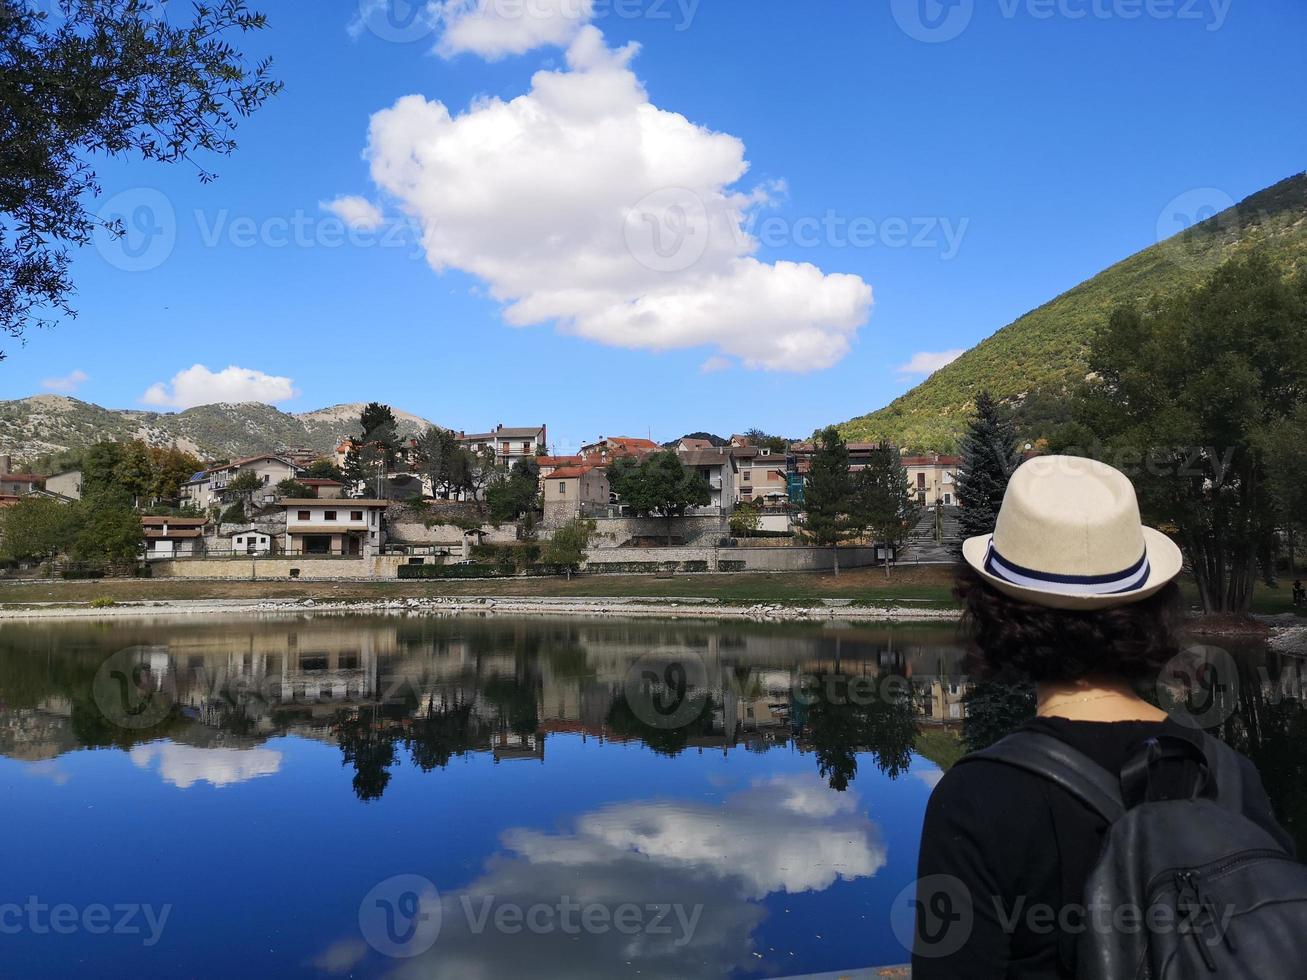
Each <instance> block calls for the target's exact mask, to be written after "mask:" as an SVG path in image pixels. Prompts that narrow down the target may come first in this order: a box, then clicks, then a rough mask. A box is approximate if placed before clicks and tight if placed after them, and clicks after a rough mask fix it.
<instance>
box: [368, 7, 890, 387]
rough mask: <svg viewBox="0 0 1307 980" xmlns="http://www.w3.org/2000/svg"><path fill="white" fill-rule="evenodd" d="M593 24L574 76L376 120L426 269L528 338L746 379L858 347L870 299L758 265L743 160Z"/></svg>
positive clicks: (806, 269) (843, 286)
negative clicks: (656, 95)
mask: <svg viewBox="0 0 1307 980" xmlns="http://www.w3.org/2000/svg"><path fill="white" fill-rule="evenodd" d="M635 53H636V46H635V45H628V46H626V47H624V48H621V49H619V50H613V49H610V48H609V47H608V46H607V45H606V44H605V42H604V39H603V35H602V34H601V33H600V32H599V31H598V30H597V29H596V28H595V27H593V26H585V27H583V28H581V29H580V30H579V31H578V32H577V34H576V36H575V38H574V40H573V41H572V42H571V44H570V46H569V47H568V49H567V68H566V69H565V70H559V71H541V72H537V73H536V75H535V76H534V78H533V79H532V85H531V90H530V91H529V92H528V93H526V94H525V95H521V96H519V97H517V98H515V99H513V100H511V101H509V102H504V101H502V100H499V99H494V98H488V99H483V100H479V101H477V102H475V103H474V104H473V105H472V106H471V107H470V108H469V109H467V110H466V111H465V112H462V113H459V114H457V115H453V114H451V113H450V111H449V109H448V108H447V107H446V106H445V105H444V104H442V103H440V102H437V101H428V100H427V99H425V98H424V97H422V96H419V95H410V96H406V97H404V98H402V99H400V100H399V101H398V102H396V103H395V104H394V105H393V106H392V107H391V108H389V109H384V110H382V111H380V112H377V113H376V114H375V115H374V116H373V117H372V124H371V129H370V135H369V145H368V157H369V160H370V162H371V170H372V178H373V180H374V181H375V182H376V184H377V185H378V186H379V187H380V188H381V189H382V190H384V191H385V192H387V193H388V194H390V195H393V197H394V198H395V199H396V200H397V201H399V202H400V204H401V205H402V207H403V208H404V209H405V210H406V211H407V212H408V213H410V214H411V215H412V216H413V217H414V219H415V220H416V221H417V222H418V223H419V224H420V226H421V228H422V230H423V244H424V247H425V249H426V252H427V258H428V261H429V262H430V264H431V265H432V266H433V267H434V268H436V269H437V270H442V269H446V268H457V269H461V270H464V271H466V272H469V273H472V274H473V275H475V276H477V277H479V278H480V279H482V280H483V281H484V282H485V283H486V284H487V285H488V287H489V292H490V294H491V295H492V296H493V297H494V298H495V299H497V300H499V301H500V302H502V303H504V304H505V316H506V318H507V319H508V321H509V322H510V323H512V324H514V325H516V326H527V325H532V324H539V323H547V322H550V321H553V322H556V323H557V324H558V325H559V327H560V328H561V329H562V330H564V331H566V332H569V333H572V334H576V335H579V336H582V337H586V338H588V339H590V340H594V341H597V342H600V343H604V344H610V345H614V346H619V347H627V348H634V349H645V350H668V349H674V348H692V347H701V346H707V347H712V348H716V353H717V354H718V355H726V356H731V357H734V358H738V359H739V360H740V361H741V362H742V363H743V364H744V365H745V366H746V367H751V368H765V369H771V370H792V371H809V370H813V369H818V368H824V367H829V366H830V365H832V364H834V363H835V362H836V361H838V360H839V359H840V358H841V357H843V356H844V354H845V353H847V351H848V350H849V347H850V344H851V342H852V339H853V337H854V336H855V334H856V333H857V331H858V329H859V327H861V326H862V324H863V323H864V322H865V321H866V319H867V316H868V314H869V312H870V309H871V302H872V295H871V287H870V286H869V285H868V284H867V283H865V282H864V281H863V280H862V279H860V278H858V277H857V276H853V275H844V274H830V275H828V274H825V273H823V272H822V270H820V269H818V268H817V267H816V266H814V265H812V264H809V263H805V262H775V263H766V262H761V261H759V260H758V259H756V258H754V257H753V254H752V253H753V252H754V251H755V250H756V249H757V242H756V240H755V239H754V238H753V237H752V236H751V235H750V234H749V233H748V232H747V231H746V226H745V222H746V220H747V219H748V217H749V213H750V211H751V210H752V209H754V208H756V207H759V206H761V203H762V201H763V195H761V194H759V193H752V194H751V193H747V192H745V191H742V190H739V189H735V188H734V185H735V184H736V183H737V182H738V181H739V180H740V179H741V178H742V177H743V176H744V174H745V172H746V171H747V169H748V164H747V163H746V161H745V159H744V145H743V144H742V143H741V142H740V140H738V139H737V138H735V137H734V136H731V135H729V134H727V133H717V132H712V131H710V130H708V129H705V128H704V127H701V126H697V125H695V124H694V123H692V122H690V121H689V120H688V119H686V118H685V117H684V116H682V115H680V114H678V113H675V112H669V111H667V110H664V109H660V108H658V107H657V106H655V105H653V104H651V103H650V101H649V98H648V96H647V94H646V92H645V90H644V88H643V86H642V85H641V83H640V81H639V79H638V78H636V76H635V74H634V73H633V72H632V71H631V70H630V67H629V63H630V60H631V58H632V57H633V56H634V54H635Z"/></svg>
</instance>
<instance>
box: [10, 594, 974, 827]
mask: <svg viewBox="0 0 1307 980" xmlns="http://www.w3.org/2000/svg"><path fill="white" fill-rule="evenodd" d="M115 629H116V632H115V634H114V635H113V642H114V643H115V645H117V644H122V645H124V646H123V652H122V653H120V654H117V655H116V657H117V659H120V660H122V662H123V664H122V669H121V670H116V671H114V672H113V677H114V679H115V681H116V683H117V684H118V687H114V686H112V685H110V686H109V687H108V688H106V691H107V692H108V693H104V692H102V691H100V690H99V689H97V688H95V684H97V683H100V682H101V680H102V678H103V675H104V673H105V672H104V668H103V667H102V665H101V661H102V659H103V657H104V656H105V652H104V649H103V641H104V640H105V639H107V637H106V635H105V634H104V632H103V630H100V631H97V630H96V629H95V628H94V627H89V628H88V627H76V628H68V627H65V628H63V629H62V630H61V632H60V635H61V637H62V638H63V639H62V642H61V653H60V655H59V656H58V658H57V659H51V660H47V661H45V662H44V663H42V662H40V661H34V660H33V659H32V657H31V656H30V653H26V654H23V655H21V656H12V657H3V658H0V689H3V690H5V691H6V692H7V693H8V703H7V706H6V710H5V712H4V717H5V737H4V739H3V741H0V751H3V752H4V753H5V754H7V755H10V756H12V757H15V758H26V759H39V758H55V757H57V756H58V755H60V754H62V753H64V752H67V751H69V750H71V749H73V748H76V747H78V746H90V747H109V746H117V747H120V748H126V749H131V750H132V753H133V754H132V758H133V761H136V762H137V764H138V765H141V766H148V765H151V764H152V763H153V762H155V761H158V762H159V771H160V773H161V775H162V776H163V777H164V778H165V779H166V780H168V781H169V782H172V783H173V784H174V785H178V786H182V787H185V786H190V785H193V784H194V783H195V782H197V781H205V782H208V783H210V784H212V785H215V786H222V785H228V784H230V783H233V782H239V781H241V780H244V779H251V778H255V777H257V776H260V775H266V774H269V773H274V772H276V771H277V764H278V763H277V757H276V754H275V753H272V754H269V753H261V754H260V753H257V752H255V749H256V747H257V746H258V745H259V744H261V743H262V742H264V741H266V740H267V739H269V738H273V737H277V736H282V735H287V734H294V735H297V736H300V737H304V738H311V739H316V740H324V741H332V742H334V743H335V744H337V745H338V746H339V747H340V749H341V753H342V757H343V760H344V762H345V764H346V765H347V766H348V767H350V768H352V770H353V785H354V789H355V792H356V794H357V795H358V797H359V798H360V799H361V800H365V801H366V800H376V799H379V798H380V797H381V796H382V795H383V794H384V793H385V792H386V788H387V786H388V784H389V781H390V775H391V771H392V770H393V768H394V767H395V765H396V764H397V762H398V760H399V759H400V758H401V753H402V754H403V756H404V757H406V758H407V759H409V760H410V761H411V762H412V763H413V764H414V765H416V766H417V767H418V768H420V769H422V770H423V771H426V772H430V771H433V770H437V769H442V768H444V767H446V766H448V765H449V764H450V762H451V761H452V760H454V759H456V758H459V757H462V756H466V755H468V754H473V753H486V754H489V755H490V756H492V757H493V759H494V760H495V762H509V761H516V760H534V761H536V762H543V761H544V760H545V758H546V744H547V740H548V738H549V736H550V735H551V734H557V733H574V734H580V735H583V736H585V737H586V738H593V739H598V740H600V741H601V742H607V741H611V742H619V743H623V742H639V743H641V744H643V745H645V746H647V747H648V748H650V749H652V750H653V751H654V752H656V753H659V754H662V755H665V756H669V757H675V756H676V755H678V754H680V753H683V752H687V751H696V752H704V751H720V752H723V753H729V752H731V751H741V750H742V751H748V752H766V751H768V750H770V749H774V748H779V747H793V748H796V749H797V750H798V751H799V752H801V753H803V754H805V755H811V756H812V757H813V760H814V762H815V769H816V771H817V772H818V773H819V774H820V776H821V777H822V778H823V779H825V780H826V781H827V783H828V784H829V786H830V787H831V788H833V789H836V790H840V791H843V790H845V789H847V788H848V787H849V785H850V784H851V783H852V781H853V780H854V779H856V777H857V775H858V759H859V756H860V755H861V756H863V757H864V760H865V758H868V757H869V758H870V759H871V760H872V762H873V763H874V765H875V767H876V768H877V769H878V770H879V771H881V772H883V773H886V774H888V775H890V776H891V777H896V776H898V775H899V774H901V773H903V772H905V771H906V770H907V768H908V766H909V764H910V760H911V752H912V747H913V742H914V738H915V736H916V732H917V727H918V724H919V723H932V722H941V723H942V722H945V721H947V720H951V719H956V718H958V717H959V715H960V704H961V699H962V697H963V696H964V695H965V692H966V690H967V685H966V684H965V682H964V681H963V680H962V679H961V678H960V677H958V676H957V670H958V664H959V653H958V651H957V650H956V649H954V648H953V647H952V646H951V645H950V644H949V643H948V642H947V637H948V634H947V633H943V634H940V633H938V632H936V633H930V632H925V631H916V632H914V631H901V632H900V633H899V634H898V635H897V636H895V635H893V634H889V633H886V632H885V631H883V630H879V631H872V630H868V631H862V630H859V629H856V628H849V627H841V628H838V629H831V630H826V631H813V630H811V629H805V630H786V629H776V628H770V629H767V630H765V631H763V630H755V631H752V632H749V631H737V630H732V631H723V630H720V629H716V628H714V627H712V626H701V625H697V624H696V625H693V626H688V627H687V626H681V625H655V626H651V625H648V624H617V623H610V622H602V623H596V624H590V625H566V624H553V623H543V624H542V623H532V624H525V623H511V622H510V623H505V622H501V621H494V620H491V621H457V622H453V621H448V620H428V621H413V620H332V619H311V620H306V621H301V622H296V623H294V624H292V625H279V624H275V623H244V624H240V625H227V626H224V628H223V629H222V630H221V631H218V630H201V629H195V628H193V627H188V626H184V625H180V626H179V625H176V624H167V623H161V624H157V625H153V626H150V627H148V628H144V630H143V631H147V632H148V637H149V643H148V645H147V644H141V645H140V646H133V645H132V643H133V641H134V640H136V639H143V638H144V637H137V636H133V635H130V630H129V629H126V628H123V627H116V628H115ZM23 632H24V631H23V630H16V631H12V632H11V631H6V634H5V637H4V640H5V641H7V645H11V646H14V647H17V646H24V647H26V648H27V649H28V650H29V651H30V648H31V647H32V646H33V645H39V638H40V637H41V632H42V631H41V630H40V629H39V628H31V629H30V630H27V631H26V632H27V633H28V635H26V636H23V635H22V633H23ZM653 647H657V648H659V649H661V650H672V651H675V654H674V655H675V656H677V657H680V658H682V659H685V660H692V661H693V662H694V664H695V667H696V671H698V672H699V673H700V674H701V675H702V680H701V682H700V689H698V690H696V691H695V697H696V698H698V700H696V701H695V702H694V703H693V705H692V707H693V711H692V712H691V713H690V714H689V715H688V716H686V717H685V718H684V720H683V721H680V722H678V723H677V724H676V725H674V726H667V725H663V724H651V723H650V722H649V721H648V720H646V719H647V713H645V712H642V711H640V710H638V708H639V707H640V706H639V705H633V704H632V699H631V696H630V690H629V683H628V682H629V677H630V675H631V672H632V669H633V665H635V664H636V663H637V661H639V660H640V659H641V658H642V657H645V656H646V655H647V654H648V652H649V650H650V649H651V648H653ZM97 657H98V658H100V659H99V660H97ZM97 670H99V672H100V675H101V678H100V679H95V675H96V672H97ZM123 685H128V687H129V688H130V691H131V693H130V694H127V695H124V694H123V693H122V692H121V691H120V690H119V688H121V687H122V686H123ZM132 685H135V686H132ZM123 698H126V700H121V703H119V702H120V699H123ZM106 701H107V702H109V703H108V704H106ZM20 705H27V706H20ZM147 722H149V723H147ZM160 738H166V739H168V740H169V742H170V744H169V745H168V746H167V747H166V748H164V747H158V746H150V747H148V748H142V747H141V745H140V743H142V742H154V741H156V740H158V739H160Z"/></svg>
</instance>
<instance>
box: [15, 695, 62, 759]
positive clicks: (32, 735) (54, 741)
mask: <svg viewBox="0 0 1307 980" xmlns="http://www.w3.org/2000/svg"><path fill="white" fill-rule="evenodd" d="M2 708H3V692H0V709H2ZM72 711H73V706H72V703H71V702H70V701H69V700H68V699H67V698H63V697H50V698H45V699H43V700H42V701H41V702H40V703H39V704H37V705H36V706H35V707H32V708H9V709H8V710H0V755H3V756H5V757H6V758H9V759H17V760H19V761H21V762H43V761H45V760H47V759H56V758H58V757H59V756H61V755H63V754H64V753H65V752H71V751H72V750H73V749H75V748H77V747H78V745H79V742H78V740H77V735H76V734H75V732H74V731H73V724H72Z"/></svg>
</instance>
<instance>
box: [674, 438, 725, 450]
mask: <svg viewBox="0 0 1307 980" xmlns="http://www.w3.org/2000/svg"><path fill="white" fill-rule="evenodd" d="M677 445H678V446H680V447H682V448H683V449H686V450H689V449H716V448H717V447H716V446H714V445H713V444H712V440H711V439H682V440H681V441H680V442H678V443H677Z"/></svg>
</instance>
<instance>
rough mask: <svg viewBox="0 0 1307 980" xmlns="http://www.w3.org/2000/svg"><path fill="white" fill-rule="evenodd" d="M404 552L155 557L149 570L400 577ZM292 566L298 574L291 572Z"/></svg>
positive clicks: (175, 574) (172, 574)
mask: <svg viewBox="0 0 1307 980" xmlns="http://www.w3.org/2000/svg"><path fill="white" fill-rule="evenodd" d="M408 561H409V560H408V558H406V557H404V556H403V555H380V556H377V557H373V558H328V557H318V556H304V557H292V558H284V557H283V558H278V557H275V556H274V557H270V558H246V557H242V558H190V559H185V560H178V561H155V562H151V563H150V570H151V572H152V574H153V575H154V577H155V578H215V579H241V580H244V581H251V580H277V581H290V580H291V579H292V577H293V578H297V579H317V580H322V579H341V580H357V579H370V578H382V579H393V578H398V577H399V566H400V565H406V564H408ZM292 569H299V574H298V575H296V576H292V575H291V570H292Z"/></svg>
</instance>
